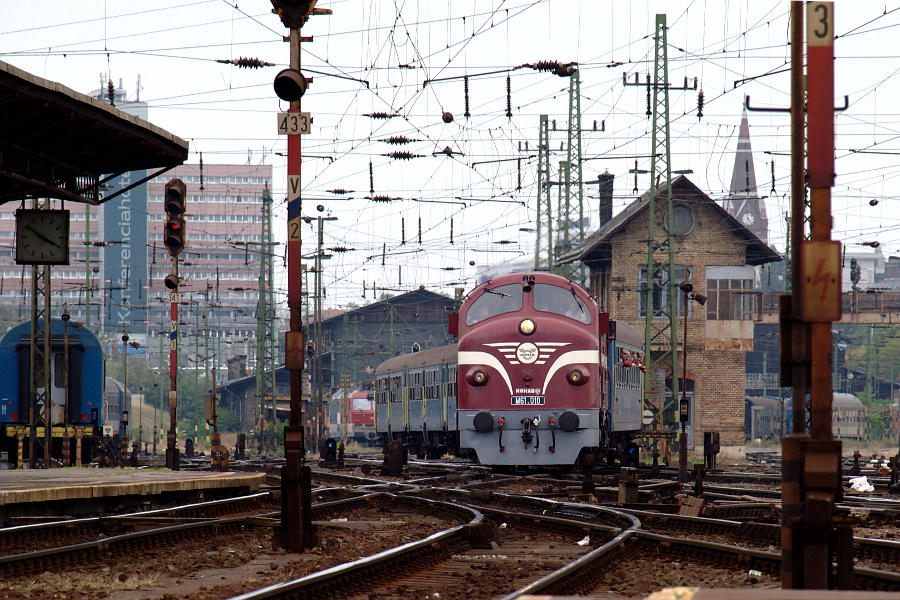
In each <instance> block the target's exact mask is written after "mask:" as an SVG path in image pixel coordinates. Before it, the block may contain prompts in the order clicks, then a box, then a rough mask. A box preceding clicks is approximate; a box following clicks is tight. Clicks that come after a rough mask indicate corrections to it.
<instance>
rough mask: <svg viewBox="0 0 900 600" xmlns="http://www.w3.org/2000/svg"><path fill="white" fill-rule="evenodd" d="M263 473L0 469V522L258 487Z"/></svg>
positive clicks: (100, 511) (93, 512) (213, 496)
mask: <svg viewBox="0 0 900 600" xmlns="http://www.w3.org/2000/svg"><path fill="white" fill-rule="evenodd" d="M264 479H265V473H244V472H234V471H225V472H213V471H170V470H168V469H79V468H66V469H17V470H8V471H0V526H8V525H10V524H12V523H14V524H21V523H22V522H23V519H25V520H27V519H34V520H41V519H46V518H52V517H66V516H70V517H80V516H85V515H98V514H106V513H108V512H112V511H116V510H122V509H127V508H129V507H140V506H144V507H146V505H147V504H148V503H154V504H155V503H157V502H167V501H172V502H190V501H194V500H197V501H199V500H214V499H217V498H224V497H229V496H235V495H240V494H245V493H246V494H250V493H253V492H257V491H259V488H260V485H261V484H262V483H263V481H264Z"/></svg>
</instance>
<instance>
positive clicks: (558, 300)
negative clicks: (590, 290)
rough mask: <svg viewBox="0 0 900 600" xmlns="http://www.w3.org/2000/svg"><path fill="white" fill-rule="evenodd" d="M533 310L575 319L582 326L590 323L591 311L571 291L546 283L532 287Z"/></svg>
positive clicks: (573, 291)
mask: <svg viewBox="0 0 900 600" xmlns="http://www.w3.org/2000/svg"><path fill="white" fill-rule="evenodd" d="M534 308H535V310H541V311H544V312H551V313H555V314H557V315H563V316H564V317H569V318H570V319H575V320H576V321H580V322H582V323H584V324H589V323H590V322H591V311H590V309H589V308H588V307H587V305H586V304H585V303H584V302H583V301H582V300H581V298H579V297H578V295H577V294H576V293H575V290H573V289H571V288H570V289H566V288H562V287H559V286H555V285H547V284H546V283H538V284H536V285H535V286H534Z"/></svg>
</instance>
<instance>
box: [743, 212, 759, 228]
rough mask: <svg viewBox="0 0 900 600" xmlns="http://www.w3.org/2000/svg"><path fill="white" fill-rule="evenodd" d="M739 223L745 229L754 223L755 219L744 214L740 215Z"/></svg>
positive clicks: (746, 213)
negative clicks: (744, 226)
mask: <svg viewBox="0 0 900 600" xmlns="http://www.w3.org/2000/svg"><path fill="white" fill-rule="evenodd" d="M741 222H742V223H743V224H744V225H746V226H747V227H750V226H751V225H753V224H754V223H755V222H756V217H755V216H754V215H753V213H749V212H745V213H744V214H742V215H741Z"/></svg>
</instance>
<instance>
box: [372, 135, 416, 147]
mask: <svg viewBox="0 0 900 600" xmlns="http://www.w3.org/2000/svg"><path fill="white" fill-rule="evenodd" d="M378 141H379V142H385V143H388V144H395V145H401V144H409V143H410V142H418V141H420V140H414V139H412V138H408V137H406V136H405V135H392V136H391V137H389V138H387V139H384V140H378Z"/></svg>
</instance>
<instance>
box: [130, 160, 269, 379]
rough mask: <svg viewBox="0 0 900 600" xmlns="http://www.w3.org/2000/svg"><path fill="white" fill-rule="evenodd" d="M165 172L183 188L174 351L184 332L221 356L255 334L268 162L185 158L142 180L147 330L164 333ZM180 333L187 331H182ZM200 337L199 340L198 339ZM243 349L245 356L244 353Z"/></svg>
mask: <svg viewBox="0 0 900 600" xmlns="http://www.w3.org/2000/svg"><path fill="white" fill-rule="evenodd" d="M172 178H178V179H181V180H182V181H183V182H184V183H185V185H186V186H187V199H186V202H185V204H186V215H187V216H186V217H185V221H186V226H185V229H186V235H185V237H186V240H187V242H186V247H185V249H184V250H183V251H182V252H181V254H180V256H179V258H180V259H181V261H180V262H179V267H178V269H179V271H178V275H179V277H180V279H181V282H180V285H179V288H178V291H179V293H180V294H181V296H182V298H181V304H180V305H179V321H180V326H179V330H180V332H183V334H180V336H179V337H180V338H182V350H184V345H185V344H187V345H188V346H189V347H190V346H191V344H192V342H191V341H190V339H189V338H190V336H191V335H197V336H199V337H205V338H207V339H211V340H215V341H214V342H210V343H213V344H215V345H214V346H213V347H214V348H217V349H219V350H221V351H217V350H211V352H212V353H214V354H216V353H218V354H219V357H220V361H219V362H221V364H224V360H221V357H222V356H223V354H224V355H229V354H232V352H231V351H230V350H234V351H235V352H238V351H239V350H241V349H244V351H245V353H246V348H247V344H248V343H249V344H250V345H251V346H252V344H253V340H255V337H256V331H257V330H256V324H257V319H256V311H257V299H258V297H259V294H258V284H259V269H260V256H261V255H263V254H267V253H271V252H273V250H274V249H273V248H271V247H269V246H268V242H267V240H263V239H262V234H263V214H264V211H263V197H264V196H267V195H268V188H269V187H270V186H271V182H272V167H271V165H203V167H202V169H201V166H200V165H199V164H196V165H194V164H188V165H182V166H180V167H176V168H175V169H172V170H171V171H169V172H167V173H165V174H163V175H159V176H157V177H154V178H153V179H151V180H150V181H149V182H148V183H147V194H148V199H149V200H148V214H147V216H146V218H147V222H148V228H147V239H148V242H147V250H146V252H145V253H144V255H143V260H144V261H145V263H144V265H145V268H146V272H147V280H146V281H147V283H146V285H145V287H146V291H145V292H144V293H143V295H142V299H141V300H142V302H143V304H144V305H145V306H146V314H147V321H148V323H147V329H148V331H150V332H151V333H152V332H153V331H166V332H167V331H168V328H169V323H170V312H169V311H170V303H169V302H168V301H167V298H166V294H167V292H169V290H168V289H166V287H165V284H164V280H165V277H166V276H167V275H169V274H171V273H172V257H171V256H169V254H168V252H167V251H166V248H165V246H164V245H163V224H164V222H165V210H164V208H163V196H164V193H165V184H166V182H168V181H169V180H170V179H172ZM184 334H187V335H184ZM198 343H203V342H198ZM250 354H253V352H252V351H251V352H250Z"/></svg>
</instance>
